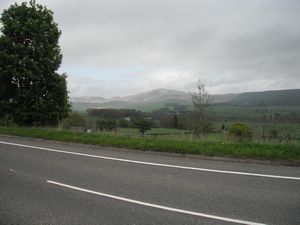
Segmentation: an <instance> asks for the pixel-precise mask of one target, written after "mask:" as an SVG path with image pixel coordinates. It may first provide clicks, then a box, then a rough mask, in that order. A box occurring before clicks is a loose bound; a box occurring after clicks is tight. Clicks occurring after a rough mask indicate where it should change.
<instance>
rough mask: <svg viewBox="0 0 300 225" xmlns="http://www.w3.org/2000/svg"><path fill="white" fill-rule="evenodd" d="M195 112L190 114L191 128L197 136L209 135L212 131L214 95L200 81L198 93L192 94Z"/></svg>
mask: <svg viewBox="0 0 300 225" xmlns="http://www.w3.org/2000/svg"><path fill="white" fill-rule="evenodd" d="M191 97H192V103H193V112H192V113H191V114H190V128H191V129H192V133H194V134H196V135H200V134H207V133H208V132H209V131H211V130H212V125H213V124H212V121H213V116H212V114H213V113H212V111H211V104H212V101H213V97H212V95H210V93H209V91H208V90H207V88H206V87H205V85H204V84H202V83H201V82H200V80H199V81H198V85H197V92H193V93H191Z"/></svg>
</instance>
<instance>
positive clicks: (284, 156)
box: [0, 127, 300, 165]
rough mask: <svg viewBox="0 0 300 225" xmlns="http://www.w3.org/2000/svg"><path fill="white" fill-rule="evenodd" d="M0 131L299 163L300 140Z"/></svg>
mask: <svg viewBox="0 0 300 225" xmlns="http://www.w3.org/2000/svg"><path fill="white" fill-rule="evenodd" d="M0 134H8V135H16V136H23V137H33V138H41V139H47V140H57V141H67V142H73V143H83V144H92V145H99V146H111V147H121V148H129V149H138V150H144V151H146V150H151V151H159V152H173V153H181V154H197V155H202V156H220V157H232V158H249V159H264V160H281V161H282V160H284V161H286V162H287V161H288V162H292V163H295V164H299V165H300V146H299V145H298V144H291V143H290V144H259V143H252V142H251V143H247V142H243V143H240V142H223V141H208V140H205V141H204V140H202V139H193V140H181V139H168V138H163V139H162V138H156V137H152V136H145V137H139V136H126V135H120V134H108V133H92V134H86V133H79V132H71V131H64V130H59V129H45V128H18V127H9V128H8V127H0Z"/></svg>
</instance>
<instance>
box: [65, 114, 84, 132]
mask: <svg viewBox="0 0 300 225" xmlns="http://www.w3.org/2000/svg"><path fill="white" fill-rule="evenodd" d="M85 126H86V121H85V118H84V117H82V116H81V115H79V114H78V113H75V112H73V113H71V114H70V115H69V116H68V117H67V118H66V119H65V120H64V121H63V129H71V128H72V127H85Z"/></svg>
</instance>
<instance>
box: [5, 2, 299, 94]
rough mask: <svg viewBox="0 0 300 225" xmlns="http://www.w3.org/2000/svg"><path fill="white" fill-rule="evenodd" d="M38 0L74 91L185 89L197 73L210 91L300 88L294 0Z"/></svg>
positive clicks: (193, 83) (189, 88)
mask: <svg viewBox="0 0 300 225" xmlns="http://www.w3.org/2000/svg"><path fill="white" fill-rule="evenodd" d="M14 2H16V1H11V0H1V1H0V10H1V12H2V10H3V9H5V8H7V7H8V6H9V5H10V4H12V3H14ZM17 2H22V1H17ZM36 2H37V3H39V4H42V5H46V6H47V7H48V8H49V9H51V10H52V11H53V12H54V20H55V22H57V23H58V26H59V28H60V29H61V31H62V35H61V38H60V46H61V49H62V54H63V62H62V65H61V68H60V69H59V71H60V72H65V73H67V75H68V78H67V81H68V90H69V92H70V96H72V97H78V96H102V97H114V96H127V95H132V94H136V93H140V92H144V91H149V90H152V89H157V88H167V89H175V90H182V91H188V92H190V91H193V90H194V89H195V88H196V85H197V82H198V80H199V79H200V81H201V82H202V83H204V84H205V85H206V86H207V87H208V88H209V90H210V91H211V93H213V94H224V93H238V92H247V91H264V90H278V89H292V88H300V22H299V21H300V1H299V0H226V1H225V0H86V1H82V0H80V1H79V0H63V1H62V0H37V1H36Z"/></svg>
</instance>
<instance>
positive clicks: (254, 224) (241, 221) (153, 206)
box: [46, 180, 263, 225]
mask: <svg viewBox="0 0 300 225" xmlns="http://www.w3.org/2000/svg"><path fill="white" fill-rule="evenodd" d="M46 182H47V183H49V184H54V185H57V186H61V187H65V188H69V189H73V190H77V191H82V192H86V193H90V194H94V195H98V196H102V197H106V198H111V199H115V200H119V201H124V202H129V203H133V204H138V205H142V206H147V207H152V208H157V209H162V210H167V211H171V212H176V213H183V214H188V215H193V216H199V217H205V218H210V219H214V220H221V221H226V222H231V223H238V224H247V225H263V224H262V223H256V222H250V221H246V220H238V219H231V218H227V217H222V216H215V215H210V214H205V213H199V212H193V211H188V210H183V209H177V208H172V207H168V206H162V205H157V204H152V203H147V202H142V201H137V200H133V199H129V198H124V197H120V196H116V195H111V194H106V193H101V192H97V191H92V190H89V189H85V188H80V187H75V186H72V185H68V184H63V183H59V182H55V181H51V180H47V181H46Z"/></svg>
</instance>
